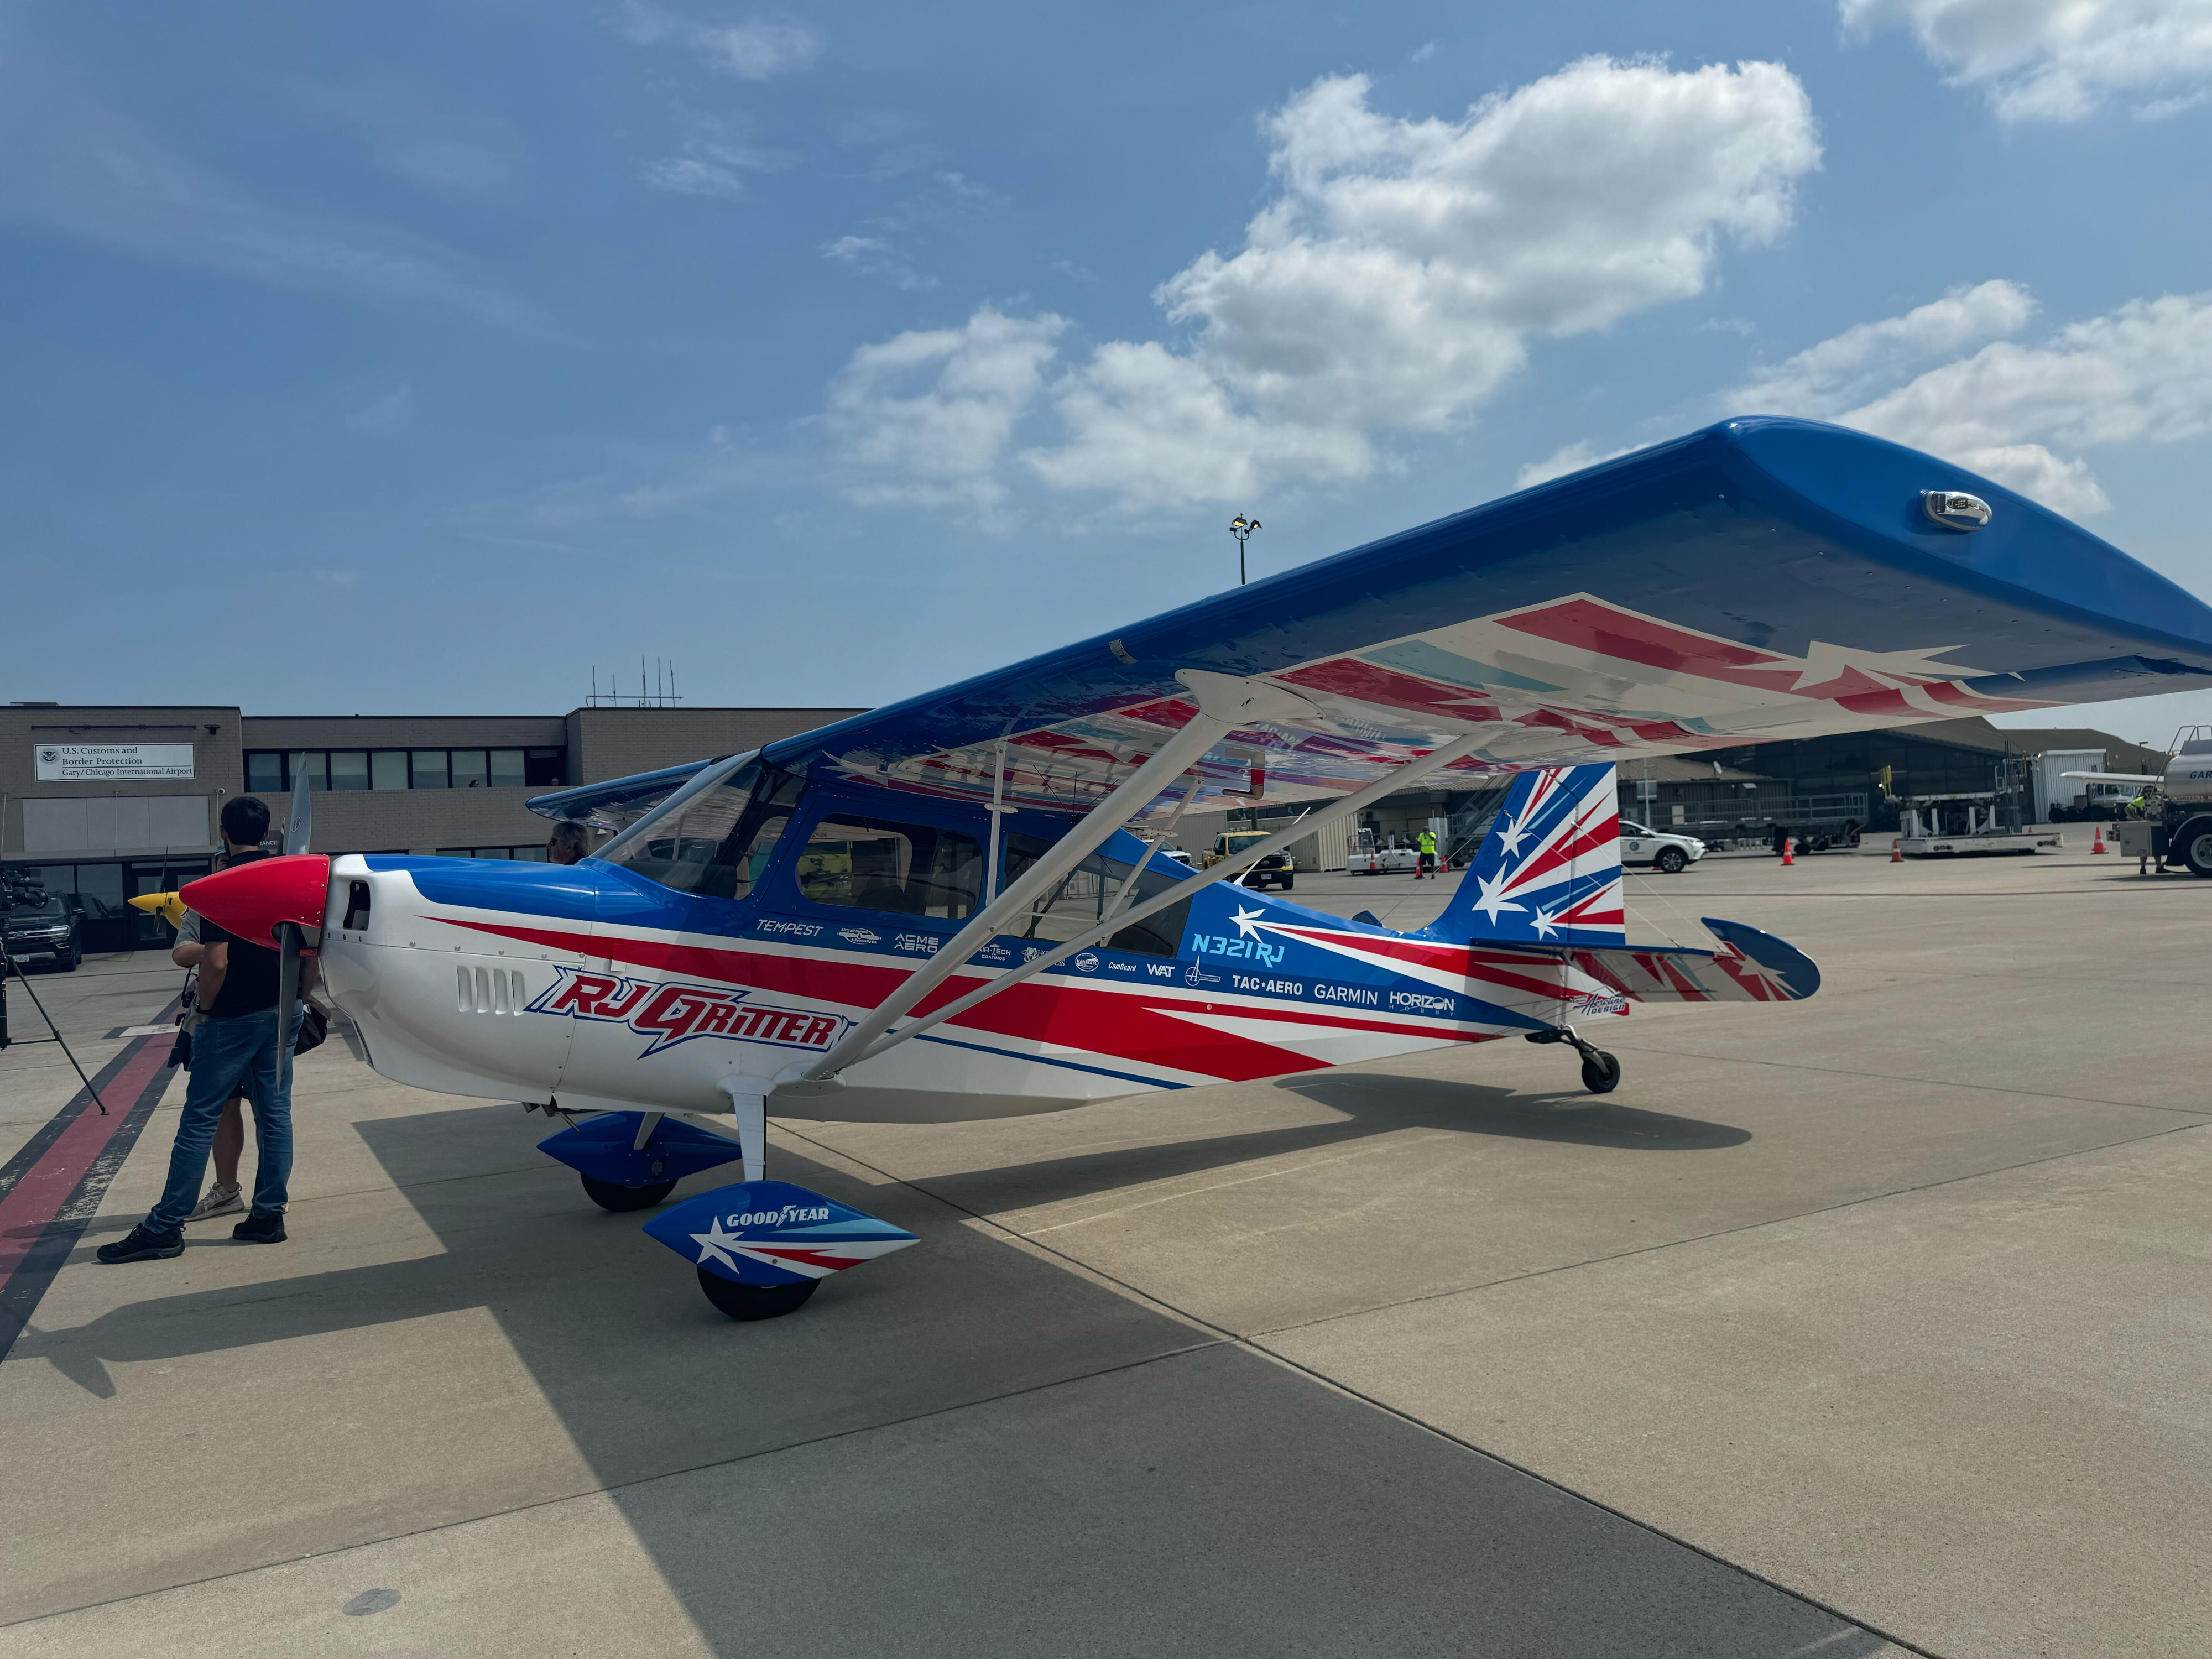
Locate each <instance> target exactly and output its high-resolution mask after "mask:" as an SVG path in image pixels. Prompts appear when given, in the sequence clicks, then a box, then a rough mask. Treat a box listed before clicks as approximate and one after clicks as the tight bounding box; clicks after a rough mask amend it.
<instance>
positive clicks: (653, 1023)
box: [523, 968, 852, 1060]
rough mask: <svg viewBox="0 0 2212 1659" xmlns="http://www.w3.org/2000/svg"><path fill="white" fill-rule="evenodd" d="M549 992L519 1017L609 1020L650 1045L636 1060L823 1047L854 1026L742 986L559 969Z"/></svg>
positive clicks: (837, 1015)
mask: <svg viewBox="0 0 2212 1659" xmlns="http://www.w3.org/2000/svg"><path fill="white" fill-rule="evenodd" d="M561 973H562V977H561V978H560V979H559V980H558V981H556V982H555V984H554V986H553V988H552V989H550V990H549V991H547V992H546V993H545V994H544V995H543V996H541V997H539V998H538V1000H537V1001H535V1002H533V1003H532V1004H531V1005H530V1006H528V1007H527V1008H526V1009H524V1010H523V1012H525V1013H526V1014H566V1015H568V1017H569V1018H572V1019H597V1020H606V1021H609V1022H611V1023H612V1024H620V1025H627V1026H629V1029H630V1030H633V1031H635V1032H637V1033H638V1034H639V1035H640V1036H647V1037H650V1038H652V1039H653V1040H652V1042H648V1043H647V1045H646V1046H645V1048H644V1049H643V1050H642V1051H641V1053H640V1054H638V1058H639V1059H640V1060H643V1059H644V1058H645V1057H646V1056H647V1054H659V1053H660V1052H661V1051H662V1050H663V1049H666V1048H674V1047H675V1046H676V1045H677V1044H678V1043H679V1042H690V1041H691V1040H692V1039H693V1038H695V1037H728V1038H730V1039H732V1040H733V1041H735V1042H765V1043H769V1044H771V1045H773V1046H774V1047H775V1048H811V1049H816V1050H820V1049H823V1048H828V1047H829V1045H830V1044H831V1043H833V1042H836V1040H837V1038H838V1037H839V1036H841V1035H842V1034H843V1032H844V1030H845V1028H846V1027H847V1026H848V1025H850V1024H852V1021H850V1020H848V1019H847V1018H845V1017H844V1016H843V1015H842V1014H824V1013H820V1012H817V1011H816V1010H814V1009H811V1008H786V1007H781V1006H777V1005H776V1004H775V1003H770V1002H762V1001H760V1000H757V998H756V996H755V994H754V993H753V991H752V989H751V987H748V986H743V985H680V984H676V983H672V982H671V983H665V984H663V983H656V982H655V981H652V980H643V979H627V978H624V977H622V976H621V975H615V974H587V973H582V972H580V971H579V970H577V969H574V968H564V969H562V970H561Z"/></svg>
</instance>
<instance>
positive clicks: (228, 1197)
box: [185, 1184, 246, 1225]
mask: <svg viewBox="0 0 2212 1659" xmlns="http://www.w3.org/2000/svg"><path fill="white" fill-rule="evenodd" d="M245 1207H246V1196H245V1194H243V1193H242V1192H240V1190H239V1188H236V1187H225V1186H222V1185H221V1184H217V1185H216V1186H213V1187H210V1188H208V1189H207V1196H206V1197H205V1198H204V1199H202V1200H200V1201H199V1202H198V1203H197V1204H196V1205H194V1206H192V1212H191V1214H190V1215H188V1216H186V1217H185V1224H186V1225H191V1223H192V1222H195V1221H209V1220H212V1219H213V1218H215V1217H216V1216H219V1215H230V1214H232V1213H234V1212H236V1211H239V1210H242V1209H244V1208H245Z"/></svg>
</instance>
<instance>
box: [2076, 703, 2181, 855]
mask: <svg viewBox="0 0 2212 1659" xmlns="http://www.w3.org/2000/svg"><path fill="white" fill-rule="evenodd" d="M2064 775H2065V776H2067V777H2069V778H2081V779H2083V780H2085V781H2088V782H2091V783H2135V784H2141V785H2142V786H2144V787H2143V792H2142V797H2141V799H2142V803H2143V805H2142V813H2143V815H2142V817H2140V818H2132V817H2131V818H2128V819H2125V820H2124V821H2123V822H2121V823H2118V824H2116V825H2115V826H2114V829H2113V838H2114V839H2115V840H2116V841H2118V843H2119V850H2120V851H2121V852H2122V853H2124V854H2129V855H2130V856H2132V857H2133V858H2134V859H2135V860H2136V864H2137V865H2138V866H2140V867H2142V868H2146V869H2147V868H2148V867H2149V866H2150V865H2151V864H2152V862H2153V861H2155V862H2156V864H2157V866H2158V868H2159V870H2160V872H2161V873H2162V872H2165V871H2166V870H2167V869H2168V868H2179V869H2184V870H2186V871H2188V872H2189V873H2190V874H2191V875H2192V876H2212V726H2189V727H2187V728H2186V729H2185V731H2184V732H2182V734H2181V740H2180V741H2179V743H2177V744H2175V746H2174V756H2173V758H2172V760H2170V761H2168V762H2167V763H2166V770H2165V772H2164V773H2163V774H2162V775H2159V776H2156V777H2152V776H2148V775H2142V774H2136V773H2127V772H2068V773H2066V774H2064Z"/></svg>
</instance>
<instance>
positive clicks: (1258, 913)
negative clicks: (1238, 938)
mask: <svg viewBox="0 0 2212 1659" xmlns="http://www.w3.org/2000/svg"><path fill="white" fill-rule="evenodd" d="M1264 915H1267V912H1266V911H1265V910H1247V909H1246V908H1244V907H1243V905H1241V904H1240V905H1238V906H1237V914H1236V915H1233V916H1231V917H1230V918H1229V920H1230V921H1233V922H1235V923H1236V924H1237V932H1238V933H1241V934H1243V936H1244V937H1245V938H1246V939H1257V938H1259V937H1260V930H1259V929H1258V928H1257V927H1254V926H1253V925H1252V924H1253V923H1254V922H1255V921H1259V920H1260V918H1261V917H1262V916H1264Z"/></svg>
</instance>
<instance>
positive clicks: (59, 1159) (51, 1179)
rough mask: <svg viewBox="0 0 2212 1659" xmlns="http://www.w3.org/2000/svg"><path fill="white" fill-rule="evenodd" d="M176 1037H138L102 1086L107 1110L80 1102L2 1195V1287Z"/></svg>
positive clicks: (165, 1057) (118, 1125)
mask: <svg viewBox="0 0 2212 1659" xmlns="http://www.w3.org/2000/svg"><path fill="white" fill-rule="evenodd" d="M173 1041H174V1039H173V1038H170V1037H141V1038H139V1039H138V1042H137V1053H136V1054H130V1055H128V1056H126V1057H125V1060H124V1064H123V1070H122V1071H121V1072H120V1073H118V1075H117V1076H116V1078H115V1079H114V1080H113V1081H112V1082H111V1083H108V1084H106V1085H104V1086H102V1088H101V1089H100V1103H101V1104H102V1105H104V1106H106V1108H107V1115H106V1116H105V1117H102V1116H101V1115H100V1114H99V1113H98V1112H96V1111H86V1110H84V1109H82V1108H80V1109H79V1110H78V1112H77V1115H76V1119H75V1120H74V1121H72V1122H71V1123H70V1126H69V1127H67V1128H65V1129H64V1130H63V1131H62V1132H61V1133H60V1134H59V1135H58V1136H57V1137H55V1139H54V1142H53V1144H52V1146H48V1147H47V1148H46V1153H45V1156H43V1157H42V1158H40V1159H39V1161H38V1162H37V1163H36V1164H33V1165H32V1166H31V1167H30V1168H29V1169H28V1170H25V1171H24V1172H23V1174H22V1175H21V1176H20V1177H19V1178H18V1179H17V1180H16V1182H15V1188H14V1190H12V1191H11V1192H9V1194H8V1196H7V1197H5V1198H0V1291H5V1289H6V1288H7V1282H8V1280H9V1279H10V1278H12V1277H13V1276H14V1274H15V1269H16V1267H18V1266H20V1265H21V1262H22V1260H23V1258H24V1257H25V1256H27V1255H29V1254H30V1253H31V1246H32V1245H33V1243H36V1242H37V1240H38V1237H39V1235H40V1233H41V1232H42V1231H45V1229H46V1224H47V1223H48V1222H50V1221H52V1219H53V1218H55V1217H56V1216H58V1215H59V1214H60V1213H61V1211H62V1206H63V1205H64V1204H66V1203H67V1202H68V1201H69V1195H70V1194H71V1193H73V1192H75V1191H76V1183H77V1182H80V1181H82V1180H83V1179H84V1173H85V1171H86V1170H89V1169H90V1168H92V1164H93V1160H94V1158H98V1157H99V1156H100V1153H102V1152H106V1150H107V1143H108V1142H109V1141H110V1140H112V1139H114V1138H115V1132H116V1131H117V1130H118V1129H119V1128H121V1127H123V1121H124V1120H125V1118H127V1117H128V1116H130V1115H131V1114H130V1108H131V1106H133V1105H136V1104H137V1100H138V1096H139V1093H140V1092H141V1091H143V1089H144V1088H145V1086H146V1085H148V1084H149V1083H150V1082H151V1081H153V1079H154V1075H155V1073H157V1072H159V1071H161V1069H162V1068H163V1066H164V1064H165V1063H166V1062H167V1060H168V1057H169V1045H170V1043H171V1042H173Z"/></svg>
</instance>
